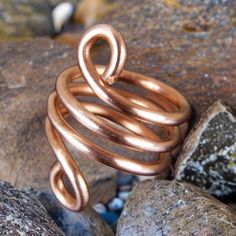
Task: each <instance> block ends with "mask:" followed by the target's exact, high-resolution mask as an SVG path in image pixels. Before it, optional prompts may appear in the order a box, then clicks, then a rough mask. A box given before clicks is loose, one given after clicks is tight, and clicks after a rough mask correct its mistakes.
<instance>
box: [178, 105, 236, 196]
mask: <svg viewBox="0 0 236 236" xmlns="http://www.w3.org/2000/svg"><path fill="white" fill-rule="evenodd" d="M175 178H176V179H177V180H181V181H187V182H190V183H192V184H194V185H197V186H199V187H200V188H202V189H203V190H205V191H207V192H208V193H210V194H212V195H215V196H217V197H220V198H223V197H226V196H230V195H233V194H235V193H236V116H235V112H233V111H232V109H231V108H230V107H229V106H227V105H225V104H224V103H222V102H220V101H219V102H216V103H214V104H213V105H212V106H211V107H210V108H209V109H208V110H207V111H206V112H205V114H203V116H202V118H201V120H200V121H199V123H198V124H197V125H196V127H195V128H194V129H193V131H192V133H191V134H190V135H189V137H188V138H187V140H186V142H185V144H184V145H183V148H182V153H181V154H180V156H179V158H178V162H177V164H176V174H175Z"/></svg>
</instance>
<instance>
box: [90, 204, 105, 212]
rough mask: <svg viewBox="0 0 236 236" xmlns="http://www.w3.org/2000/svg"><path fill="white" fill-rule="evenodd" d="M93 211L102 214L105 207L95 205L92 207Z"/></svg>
mask: <svg viewBox="0 0 236 236" xmlns="http://www.w3.org/2000/svg"><path fill="white" fill-rule="evenodd" d="M93 209H94V210H95V211H96V212H97V213H98V214H103V213H106V212H107V209H106V207H105V206H104V204H102V203H97V204H96V205H94V206H93Z"/></svg>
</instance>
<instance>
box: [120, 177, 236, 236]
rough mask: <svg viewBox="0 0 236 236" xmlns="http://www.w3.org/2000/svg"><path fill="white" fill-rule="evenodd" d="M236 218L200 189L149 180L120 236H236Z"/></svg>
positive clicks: (132, 202)
mask: <svg viewBox="0 0 236 236" xmlns="http://www.w3.org/2000/svg"><path fill="white" fill-rule="evenodd" d="M235 232H236V215H235V213H234V212H233V211H232V210H231V209H230V208H229V207H228V206H227V205H225V204H223V203H221V202H219V201H218V200H216V199H215V198H213V197H211V196H210V195H208V194H206V193H204V192H202V191H201V190H200V189H199V188H197V187H195V186H193V185H190V184H187V183H180V182H177V181H166V180H156V179H153V180H147V181H144V182H141V183H139V184H138V185H137V186H136V187H135V189H134V190H133V191H132V193H131V195H130V196H129V198H128V201H127V202H126V204H125V208H124V210H123V211H122V214H121V216H120V219H119V221H118V226H117V235H118V236H119V235H120V236H134V235H135V236H139V235H140V236H144V235H173V236H174V235H176V236H177V235H181V236H189V235H196V236H198V235H199V236H201V235H209V236H210V235H211V236H214V235H232V236H233V235H235Z"/></svg>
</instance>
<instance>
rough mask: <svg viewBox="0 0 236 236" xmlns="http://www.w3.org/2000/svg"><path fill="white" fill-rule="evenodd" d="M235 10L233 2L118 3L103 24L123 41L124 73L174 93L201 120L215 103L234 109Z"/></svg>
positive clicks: (181, 0) (137, 0) (122, 1)
mask: <svg viewBox="0 0 236 236" xmlns="http://www.w3.org/2000/svg"><path fill="white" fill-rule="evenodd" d="M235 7H236V2H235V1H234V0H228V1H210V0H207V1H201V0H197V1H190V0H180V1H155V0H144V1H143V0H131V1H125V0H121V1H119V2H118V3H117V8H116V9H115V10H114V11H112V12H111V13H109V14H108V16H107V18H106V19H105V20H102V21H101V22H102V23H107V24H111V25H113V26H114V27H115V28H116V29H117V30H119V31H120V32H121V33H122V35H123V37H124V39H125V40H126V42H127V46H128V59H127V64H126V68H127V69H130V70H132V71H136V72H140V73H143V74H146V75H149V76H153V77H155V78H157V79H160V80H162V81H164V82H166V83H168V84H170V85H172V86H173V87H175V88H177V89H178V90H179V91H181V92H182V93H183V94H184V95H185V96H186V98H187V99H189V101H190V103H191V104H192V105H193V107H194V108H195V109H196V111H197V117H199V115H200V114H201V113H202V112H203V111H204V110H205V109H206V108H207V107H209V105H211V104H212V103H213V102H215V101H216V100H218V99H222V100H225V101H227V102H228V103H230V104H231V105H234V106H235V105H236V99H235V98H236V79H235V74H236V71H235V67H236V47H235V43H236V41H235V34H236V31H235V20H236V13H235V10H234V9H235ZM98 58H99V60H101V58H103V57H102V56H101V55H100V54H99V56H98Z"/></svg>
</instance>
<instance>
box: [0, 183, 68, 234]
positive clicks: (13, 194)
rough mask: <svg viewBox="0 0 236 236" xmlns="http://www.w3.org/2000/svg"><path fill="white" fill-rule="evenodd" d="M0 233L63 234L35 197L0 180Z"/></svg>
mask: <svg viewBox="0 0 236 236" xmlns="http://www.w3.org/2000/svg"><path fill="white" fill-rule="evenodd" d="M0 209H1V211H0V233H1V235H45V236H46V235H48V236H49V235H64V233H63V232H62V231H61V230H60V229H59V228H58V227H57V225H56V224H55V222H54V221H53V220H52V219H51V218H50V217H49V216H48V214H47V211H46V210H45V208H44V207H43V205H42V204H41V203H40V202H39V200H37V199H36V198H35V197H33V196H32V195H30V194H28V193H24V192H21V191H19V190H17V189H16V188H14V187H12V186H11V185H10V184H8V183H6V182H4V181H0Z"/></svg>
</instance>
